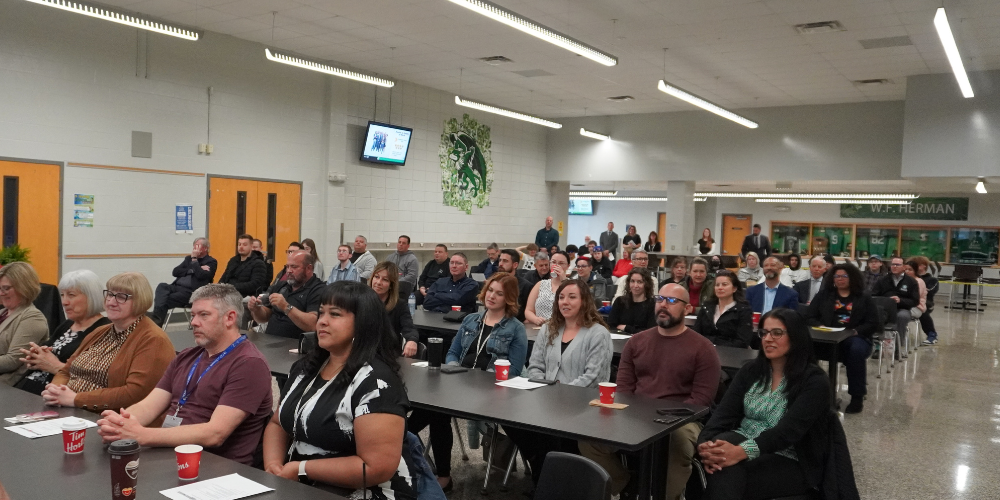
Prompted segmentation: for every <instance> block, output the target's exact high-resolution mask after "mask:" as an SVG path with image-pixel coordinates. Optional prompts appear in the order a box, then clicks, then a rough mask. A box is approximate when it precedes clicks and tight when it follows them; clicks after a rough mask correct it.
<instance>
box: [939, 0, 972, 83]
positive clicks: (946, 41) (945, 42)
mask: <svg viewBox="0 0 1000 500" xmlns="http://www.w3.org/2000/svg"><path fill="white" fill-rule="evenodd" d="M934 27H935V28H937V33H938V38H940V39H941V45H942V46H944V53H945V55H947V56H948V62H949V63H951V71H952V72H953V73H955V79H956V80H958V88H960V89H962V95H963V96H965V98H969V97H973V94H972V84H971V83H969V75H968V74H966V73H965V65H964V64H962V56H961V55H960V54H959V53H958V44H956V43H955V35H954V34H953V33H952V32H951V25H949V24H948V15H947V14H945V13H944V7H938V10H937V14H935V15H934Z"/></svg>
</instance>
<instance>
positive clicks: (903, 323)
mask: <svg viewBox="0 0 1000 500" xmlns="http://www.w3.org/2000/svg"><path fill="white" fill-rule="evenodd" d="M903 267H904V266H903V258H902V257H893V258H892V261H891V263H890V264H889V274H887V275H885V276H882V277H881V278H879V280H878V281H876V282H875V286H874V287H872V296H873V297H891V298H892V299H893V300H894V301H896V333H897V335H896V356H899V353H900V352H902V349H903V339H905V338H906V328H907V326H908V325H909V324H910V320H911V319H913V317H912V316H911V315H910V309H913V308H914V307H917V304H919V303H920V285H918V284H917V282H916V281H914V280H913V278H911V277H909V276H907V275H906V273H905V272H903Z"/></svg>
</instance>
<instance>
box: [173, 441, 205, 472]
mask: <svg viewBox="0 0 1000 500" xmlns="http://www.w3.org/2000/svg"><path fill="white" fill-rule="evenodd" d="M201 450H202V448H201V446H198V445H196V444H183V445H180V446H178V447H176V448H174V451H175V452H176V453H177V477H178V478H179V479H181V480H183V481H190V480H192V479H198V469H199V468H201Z"/></svg>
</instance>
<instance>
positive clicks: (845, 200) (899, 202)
mask: <svg viewBox="0 0 1000 500" xmlns="http://www.w3.org/2000/svg"><path fill="white" fill-rule="evenodd" d="M754 201H756V202H757V203H858V204H872V205H909V204H910V200H865V199H855V198H839V199H834V198H822V199H807V198H799V199H796V198H757V199H755V200H754Z"/></svg>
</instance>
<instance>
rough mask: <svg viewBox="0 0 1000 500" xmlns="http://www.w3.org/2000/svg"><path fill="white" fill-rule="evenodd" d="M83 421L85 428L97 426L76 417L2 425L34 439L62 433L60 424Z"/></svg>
mask: <svg viewBox="0 0 1000 500" xmlns="http://www.w3.org/2000/svg"><path fill="white" fill-rule="evenodd" d="M77 421H79V422H83V425H84V426H86V427H87V428H90V427H97V424H96V423H94V422H91V421H90V420H86V419H82V418H77V417H63V418H57V419H53V420H42V421H41V422H32V423H30V424H24V425H14V426H11V427H4V428H5V429H7V430H8V431H11V432H15V433H17V434H20V435H22V436H24V437H27V438H31V439H35V438H40V437H45V436H55V435H57V434H62V424H64V423H68V422H73V423H75V422H77Z"/></svg>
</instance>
